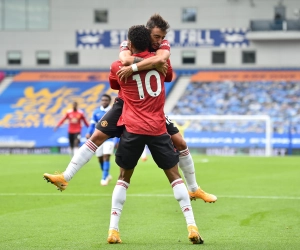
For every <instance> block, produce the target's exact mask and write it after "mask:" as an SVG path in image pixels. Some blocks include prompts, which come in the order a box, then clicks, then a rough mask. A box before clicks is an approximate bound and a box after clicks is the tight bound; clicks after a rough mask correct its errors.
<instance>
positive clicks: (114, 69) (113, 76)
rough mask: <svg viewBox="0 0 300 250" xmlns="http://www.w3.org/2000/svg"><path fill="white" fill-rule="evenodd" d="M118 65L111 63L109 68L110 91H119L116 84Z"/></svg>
mask: <svg viewBox="0 0 300 250" xmlns="http://www.w3.org/2000/svg"><path fill="white" fill-rule="evenodd" d="M119 66H120V65H119V63H118V62H117V61H116V62H113V63H112V65H111V67H110V73H109V77H108V80H109V85H110V87H111V88H112V89H115V90H120V88H121V87H120V84H119V82H118V77H117V74H116V73H117V71H118V69H119Z"/></svg>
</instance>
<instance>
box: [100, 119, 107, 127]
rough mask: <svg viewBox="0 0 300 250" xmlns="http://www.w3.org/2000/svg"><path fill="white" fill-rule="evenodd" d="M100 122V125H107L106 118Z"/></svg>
mask: <svg viewBox="0 0 300 250" xmlns="http://www.w3.org/2000/svg"><path fill="white" fill-rule="evenodd" d="M100 124H101V126H102V127H107V125H108V122H107V121H106V120H104V121H102V122H101V123H100Z"/></svg>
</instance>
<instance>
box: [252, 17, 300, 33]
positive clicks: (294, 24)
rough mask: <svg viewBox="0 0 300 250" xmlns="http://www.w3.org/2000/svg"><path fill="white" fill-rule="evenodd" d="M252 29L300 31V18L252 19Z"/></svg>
mask: <svg viewBox="0 0 300 250" xmlns="http://www.w3.org/2000/svg"><path fill="white" fill-rule="evenodd" d="M250 30H251V31H280V30H282V31H300V19H299V20H293V19H287V20H251V21H250Z"/></svg>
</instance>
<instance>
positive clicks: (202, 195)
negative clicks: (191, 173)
mask: <svg viewBox="0 0 300 250" xmlns="http://www.w3.org/2000/svg"><path fill="white" fill-rule="evenodd" d="M189 195H190V199H191V201H192V200H196V199H202V200H204V201H205V202H210V203H211V202H216V201H217V199H218V198H217V196H215V195H213V194H209V193H206V192H205V191H204V190H202V189H201V188H200V187H198V189H197V190H196V192H190V191H189Z"/></svg>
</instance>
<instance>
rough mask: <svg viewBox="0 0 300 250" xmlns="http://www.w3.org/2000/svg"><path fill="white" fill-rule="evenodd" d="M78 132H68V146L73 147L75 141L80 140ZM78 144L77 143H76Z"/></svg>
mask: <svg viewBox="0 0 300 250" xmlns="http://www.w3.org/2000/svg"><path fill="white" fill-rule="evenodd" d="M80 137H81V135H80V133H69V144H70V147H71V148H73V147H74V146H75V141H76V140H78V142H80ZM77 145H79V143H77Z"/></svg>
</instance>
